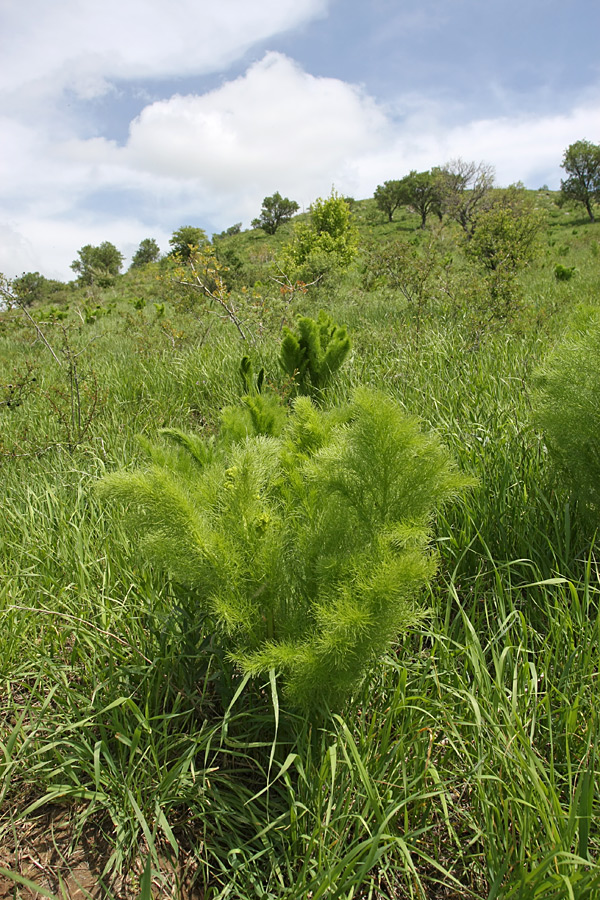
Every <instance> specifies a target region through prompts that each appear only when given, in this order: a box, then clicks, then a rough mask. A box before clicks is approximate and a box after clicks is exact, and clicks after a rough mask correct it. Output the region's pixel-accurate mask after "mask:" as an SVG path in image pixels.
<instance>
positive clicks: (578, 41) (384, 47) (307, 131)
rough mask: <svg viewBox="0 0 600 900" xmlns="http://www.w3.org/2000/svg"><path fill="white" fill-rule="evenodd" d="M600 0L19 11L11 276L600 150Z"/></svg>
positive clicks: (2, 109) (549, 177)
mask: <svg viewBox="0 0 600 900" xmlns="http://www.w3.org/2000/svg"><path fill="white" fill-rule="evenodd" d="M598 34H600V2H599V0H252V2H249V0H219V2H218V3H215V0H211V2H208V0H170V2H169V3H165V2H164V0H103V2H102V3H99V2H98V0H52V2H49V0H28V2H27V3H22V2H18V0H0V60H1V63H0V272H1V273H3V274H4V275H6V276H7V277H15V276H17V275H19V274H21V273H22V272H26V271H27V272H31V271H38V272H40V273H42V274H43V275H45V276H46V277H49V278H59V279H61V280H65V281H66V280H70V279H72V278H74V273H73V272H72V270H71V269H70V264H71V262H72V261H73V260H74V259H76V258H77V251H78V250H79V249H80V248H81V247H82V246H84V245H85V244H92V245H94V246H96V245H98V244H100V243H102V242H103V241H111V242H112V243H113V244H115V245H116V246H117V247H118V248H119V250H121V252H122V253H123V254H124V255H125V257H126V262H125V265H127V264H128V262H129V260H130V258H131V256H132V254H133V253H134V252H135V250H136V249H137V247H138V246H139V243H140V241H142V240H143V239H144V238H154V239H155V240H157V241H158V243H159V245H160V247H161V248H162V250H163V251H166V250H168V249H169V246H168V241H169V237H170V236H171V234H172V233H173V231H174V230H176V229H177V228H179V227H180V226H182V225H195V226H200V227H201V228H204V229H205V231H206V232H207V233H208V235H209V236H210V235H211V234H212V233H214V232H217V233H218V232H220V231H222V230H224V229H226V228H228V227H229V226H231V225H233V224H235V223H237V222H242V224H243V226H244V227H249V225H250V222H251V220H252V219H253V218H254V217H256V216H257V215H258V214H259V212H260V208H261V204H262V200H263V198H264V197H265V196H268V195H271V194H273V193H274V192H275V191H279V192H280V193H281V194H282V195H283V196H287V197H289V198H290V199H293V200H296V201H297V202H298V203H299V204H300V206H301V208H308V207H309V205H310V203H311V202H312V201H314V200H315V199H316V198H317V197H323V196H327V195H328V194H329V193H330V191H331V189H332V187H335V189H336V190H337V191H339V192H340V193H343V194H345V195H348V196H353V197H355V198H356V199H362V198H365V197H370V196H372V195H373V192H374V190H375V188H376V187H377V185H378V184H382V183H383V182H384V181H387V180H389V179H395V178H402V177H403V176H404V175H406V174H407V173H408V172H410V171H411V170H412V169H416V170H418V171H423V170H425V169H429V168H431V167H432V166H436V165H443V164H444V163H446V162H448V161H450V160H453V159H456V158H458V157H461V158H463V159H465V160H469V161H471V160H473V161H476V162H480V161H481V162H486V163H488V164H492V165H493V166H494V167H495V170H496V180H497V183H498V184H499V185H508V184H511V183H514V182H516V181H522V182H523V183H524V184H525V185H526V186H527V187H530V188H539V187H541V186H543V185H548V186H549V187H550V188H552V189H557V188H558V187H559V186H560V178H561V174H563V173H562V170H561V168H560V163H561V160H562V155H563V153H564V150H565V148H566V147H567V146H568V145H569V144H571V143H573V142H574V141H577V140H581V139H587V140H591V141H593V142H594V143H599V142H600V57H598V53H597V40H598Z"/></svg>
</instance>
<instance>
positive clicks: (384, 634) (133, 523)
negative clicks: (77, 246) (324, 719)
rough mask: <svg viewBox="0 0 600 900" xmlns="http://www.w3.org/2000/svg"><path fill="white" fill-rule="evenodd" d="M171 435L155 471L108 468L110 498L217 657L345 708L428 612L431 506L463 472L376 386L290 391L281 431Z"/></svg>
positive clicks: (320, 703) (305, 698)
mask: <svg viewBox="0 0 600 900" xmlns="http://www.w3.org/2000/svg"><path fill="white" fill-rule="evenodd" d="M167 437H170V438H171V440H175V442H176V445H177V446H176V448H175V449H174V450H172V451H167V450H164V449H160V448H155V447H152V446H149V447H148V449H149V450H150V452H151V454H152V456H153V458H154V465H153V466H152V467H151V468H150V469H148V470H147V471H138V472H119V473H116V474H113V475H110V476H108V477H106V478H105V479H104V480H103V481H102V482H101V483H100V492H101V494H102V495H103V496H104V497H107V498H111V499H113V500H120V501H124V502H125V503H126V505H127V521H128V522H129V526H130V528H131V531H132V534H134V535H135V537H136V540H137V541H139V542H140V544H141V552H142V553H143V554H144V555H145V556H146V557H148V558H149V559H150V560H151V561H152V562H154V563H157V564H159V565H160V566H162V567H163V568H164V569H166V570H167V571H168V572H169V573H170V574H171V576H172V578H173V579H174V580H175V581H176V582H178V583H180V584H183V585H186V586H187V588H188V590H189V596H190V603H197V604H199V608H200V611H201V613H202V615H204V616H206V617H208V621H209V628H210V630H211V631H212V632H214V633H215V634H216V638H215V640H216V641H218V642H221V644H222V645H224V651H225V652H223V653H221V652H219V654H218V655H219V658H220V659H222V660H225V661H226V662H225V663H224V665H227V666H231V667H236V668H237V669H238V670H239V671H240V672H241V673H244V674H245V675H247V676H265V675H266V673H268V672H269V671H272V670H276V671H277V672H278V673H280V675H281V677H282V680H283V685H284V691H285V694H286V696H287V698H288V701H289V702H290V703H292V704H293V705H295V706H297V707H299V708H301V709H304V710H306V711H308V712H310V713H312V714H313V715H319V714H323V713H324V712H325V711H326V710H327V709H332V708H334V707H339V706H340V705H341V704H343V702H344V701H345V700H346V698H347V697H348V696H349V694H351V692H352V690H353V689H354V688H355V687H356V686H357V685H358V684H359V683H360V681H361V680H362V679H363V678H364V676H365V674H366V672H367V671H368V670H369V667H370V666H371V665H372V664H373V662H374V661H376V660H377V659H378V658H380V657H381V655H382V654H383V653H384V652H385V650H386V649H387V648H388V647H389V645H390V644H391V642H392V641H394V640H395V639H396V638H397V636H398V634H399V633H401V632H403V631H406V630H407V629H409V628H410V627H411V626H413V625H414V624H415V623H416V622H417V621H418V620H419V619H420V618H421V617H422V616H423V614H424V612H423V609H422V608H421V607H420V606H419V605H418V603H417V593H418V591H419V589H420V588H421V587H422V586H423V585H424V584H425V582H426V581H427V580H428V579H429V578H430V577H431V575H432V574H433V572H434V571H435V565H436V563H435V557H434V555H433V554H432V553H431V551H430V550H429V548H428V538H429V529H430V523H431V516H432V512H433V510H434V509H435V507H436V506H437V505H438V504H440V503H441V502H443V501H444V500H446V499H447V498H449V497H451V496H452V495H454V494H455V493H456V492H457V491H458V490H460V489H461V488H462V487H464V485H465V483H466V481H465V479H464V478H463V477H461V476H460V475H458V474H457V473H456V471H455V469H454V467H453V465H452V463H451V461H450V459H449V456H448V453H447V452H446V450H445V449H444V448H443V447H442V445H441V443H440V442H439V440H438V439H437V438H436V437H435V436H432V435H425V434H423V433H421V432H420V430H419V428H418V426H417V424H416V422H415V421H414V420H412V419H409V418H407V417H406V416H405V415H403V414H402V412H401V411H400V410H399V409H398V407H397V406H396V404H394V403H393V402H392V401H391V400H390V399H388V398H387V397H385V396H382V395H380V394H376V393H373V392H369V391H367V390H360V391H358V392H357V393H356V396H355V397H354V400H353V402H352V403H351V404H350V405H348V406H347V407H345V408H343V409H340V410H336V411H333V412H329V413H325V412H323V411H320V410H318V409H317V408H316V407H315V406H314V405H313V404H312V402H311V401H310V400H309V399H308V398H305V397H302V398H299V399H297V400H296V402H295V404H294V407H293V409H292V411H291V413H290V414H289V418H288V420H287V422H286V425H285V428H284V430H283V432H282V433H281V435H280V437H271V436H264V435H259V436H249V437H246V438H245V439H243V440H240V441H238V442H233V443H230V444H227V442H220V441H218V442H214V441H213V442H212V443H211V442H207V441H203V440H202V439H200V438H199V437H196V436H190V435H184V434H182V433H180V432H173V431H170V432H168V433H167ZM230 674H231V673H229V675H230Z"/></svg>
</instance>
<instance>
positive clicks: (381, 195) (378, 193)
mask: <svg viewBox="0 0 600 900" xmlns="http://www.w3.org/2000/svg"><path fill="white" fill-rule="evenodd" d="M373 197H374V198H375V203H376V204H377V208H378V209H380V210H381V212H383V213H385V214H386V216H387V217H388V222H392V221H393V219H394V213H395V212H396V210H397V209H398V207H400V206H402V205H403V204H404V202H405V200H404V189H403V187H402V182H401V181H384V182H383V184H378V185H377V187H376V188H375V193H374V194H373Z"/></svg>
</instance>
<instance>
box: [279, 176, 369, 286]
mask: <svg viewBox="0 0 600 900" xmlns="http://www.w3.org/2000/svg"><path fill="white" fill-rule="evenodd" d="M357 252H358V230H357V228H356V225H355V223H354V217H353V215H352V213H351V212H350V208H349V206H348V203H347V202H346V200H345V198H344V197H340V196H339V194H337V192H336V191H335V190H332V192H331V194H330V196H329V197H327V198H325V199H323V198H321V197H319V198H318V199H317V200H315V202H314V203H313V204H312V205H311V207H310V221H309V222H308V223H306V222H298V224H297V225H296V227H295V229H294V235H293V237H292V240H291V241H290V243H289V244H286V245H285V246H284V247H283V249H282V251H281V256H280V267H281V268H282V269H283V271H285V272H288V274H289V271H290V270H291V271H292V272H294V273H295V274H297V275H298V276H301V277H302V280H304V281H310V280H316V279H318V278H320V277H321V276H322V275H324V274H325V273H326V272H328V271H331V270H334V269H336V268H338V269H339V268H341V269H344V268H347V267H348V266H349V265H350V263H351V262H352V261H353V260H354V258H355V257H356V254H357Z"/></svg>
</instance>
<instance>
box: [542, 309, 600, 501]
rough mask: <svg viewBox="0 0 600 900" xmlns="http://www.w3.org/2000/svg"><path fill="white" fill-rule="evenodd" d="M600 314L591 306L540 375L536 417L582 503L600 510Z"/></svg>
mask: <svg viewBox="0 0 600 900" xmlns="http://www.w3.org/2000/svg"><path fill="white" fill-rule="evenodd" d="M599 343H600V313H598V311H597V310H591V311H586V312H584V313H583V314H582V315H581V316H580V320H579V321H578V323H577V324H576V326H575V328H574V329H573V330H572V332H571V333H570V334H569V336H568V337H567V338H566V339H565V340H564V341H563V342H562V343H561V344H560V345H559V346H558V347H557V348H556V349H555V350H554V352H553V353H552V354H551V355H550V356H549V358H548V359H547V360H546V363H545V365H544V366H543V368H542V369H541V371H540V373H539V375H538V385H537V393H536V395H535V399H534V410H535V412H534V420H535V422H536V424H537V425H538V426H539V427H540V428H541V430H542V432H543V433H544V435H545V438H546V442H547V445H548V449H549V451H550V453H551V455H552V459H553V460H554V463H555V464H556V466H557V468H558V469H559V471H560V473H561V474H562V476H563V477H564V479H565V480H566V482H567V484H568V485H569V487H570V488H571V490H572V492H573V494H574V495H575V496H576V497H577V499H578V501H579V503H580V504H581V506H583V507H585V508H587V509H588V510H589V511H590V512H591V513H592V515H593V516H594V518H595V517H597V515H598V512H599V511H600V355H599V354H598V345H599Z"/></svg>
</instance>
